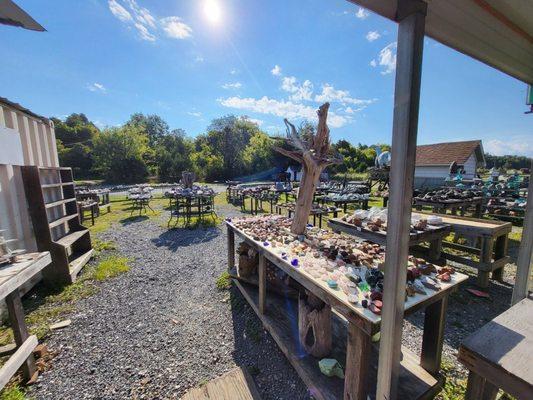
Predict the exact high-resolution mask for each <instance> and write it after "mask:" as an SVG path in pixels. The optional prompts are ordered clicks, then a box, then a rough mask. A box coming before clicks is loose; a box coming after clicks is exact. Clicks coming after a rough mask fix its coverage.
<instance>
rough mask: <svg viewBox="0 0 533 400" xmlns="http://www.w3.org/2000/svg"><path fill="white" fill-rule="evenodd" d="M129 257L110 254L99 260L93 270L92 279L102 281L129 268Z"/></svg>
mask: <svg viewBox="0 0 533 400" xmlns="http://www.w3.org/2000/svg"><path fill="white" fill-rule="evenodd" d="M128 262H129V259H128V258H126V257H120V256H117V255H111V256H109V257H107V258H105V259H104V260H102V261H100V263H98V265H97V266H96V268H95V270H94V272H93V274H92V275H93V279H95V280H97V281H103V280H104V279H109V278H113V277H115V276H117V275H120V274H122V273H124V272H128V271H129V270H130V266H129V264H128Z"/></svg>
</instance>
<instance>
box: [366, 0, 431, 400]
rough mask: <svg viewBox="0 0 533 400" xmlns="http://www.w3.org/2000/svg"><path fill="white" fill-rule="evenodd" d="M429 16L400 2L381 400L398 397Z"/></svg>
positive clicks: (410, 2) (410, 1)
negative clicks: (426, 21)
mask: <svg viewBox="0 0 533 400" xmlns="http://www.w3.org/2000/svg"><path fill="white" fill-rule="evenodd" d="M425 14H426V3H424V2H423V1H414V0H400V1H398V10H397V19H398V21H400V22H399V26H398V51H397V61H396V82H395V89H394V117H393V128H392V149H391V155H392V160H391V171H390V183H389V188H390V197H389V200H390V201H389V207H388V219H387V220H388V229H387V252H386V256H385V257H386V258H385V260H386V261H385V280H384V293H383V300H384V301H383V309H382V322H381V342H380V349H379V350H380V351H379V365H378V381H377V392H376V399H377V400H395V399H396V394H397V386H398V378H399V374H400V359H401V343H402V325H403V317H404V306H405V304H404V302H405V281H406V275H407V268H406V266H407V258H408V254H409V231H410V226H411V204H412V198H413V181H414V170H415V154H416V136H417V130H418V108H419V101H420V78H421V72H422V49H423V46H424V26H425Z"/></svg>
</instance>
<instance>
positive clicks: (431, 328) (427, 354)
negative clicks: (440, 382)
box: [420, 296, 448, 376]
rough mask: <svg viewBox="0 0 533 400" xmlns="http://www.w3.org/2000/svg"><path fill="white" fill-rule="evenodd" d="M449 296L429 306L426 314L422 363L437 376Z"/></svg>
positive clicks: (423, 366)
mask: <svg viewBox="0 0 533 400" xmlns="http://www.w3.org/2000/svg"><path fill="white" fill-rule="evenodd" d="M447 305H448V296H446V297H443V298H442V299H441V300H440V301H438V302H435V303H433V304H431V305H430V306H428V307H427V308H426V310H425V314H424V333H423V335H422V354H421V356H420V365H421V366H422V368H424V369H425V370H426V371H428V372H429V373H430V374H432V375H434V376H436V375H438V373H439V371H440V362H441V355H442V344H443V341H444V326H445V319H446V309H447Z"/></svg>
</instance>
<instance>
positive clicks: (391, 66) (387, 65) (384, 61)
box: [370, 42, 397, 75]
mask: <svg viewBox="0 0 533 400" xmlns="http://www.w3.org/2000/svg"><path fill="white" fill-rule="evenodd" d="M396 48H397V44H396V42H392V43H389V44H388V45H387V46H385V47H384V48H382V49H381V51H380V52H379V54H378V59H377V60H376V59H374V60H372V61H370V65H371V66H372V67H377V66H378V65H380V66H382V67H383V68H384V69H383V70H382V71H381V74H382V75H387V74H390V73H391V72H393V71H394V70H395V69H396Z"/></svg>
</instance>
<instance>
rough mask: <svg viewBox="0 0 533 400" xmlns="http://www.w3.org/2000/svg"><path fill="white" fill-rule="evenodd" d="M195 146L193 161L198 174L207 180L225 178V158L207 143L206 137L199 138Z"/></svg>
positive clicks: (192, 155)
mask: <svg viewBox="0 0 533 400" xmlns="http://www.w3.org/2000/svg"><path fill="white" fill-rule="evenodd" d="M195 147H196V150H195V151H194V152H193V153H192V154H191V162H192V164H193V169H194V172H195V174H196V176H197V177H198V178H199V179H200V180H201V181H206V182H212V181H215V180H219V179H223V178H224V176H223V174H222V169H223V167H224V159H223V158H222V156H221V155H220V154H219V153H218V152H217V151H215V150H213V148H212V147H211V146H210V145H209V144H208V143H207V140H206V137H200V138H199V139H198V138H197V139H196V142H195Z"/></svg>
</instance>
